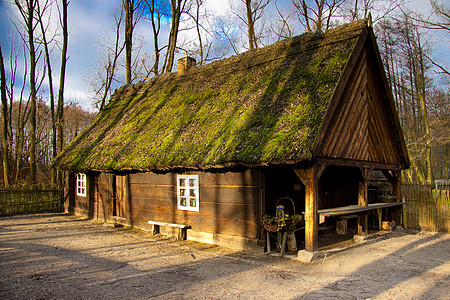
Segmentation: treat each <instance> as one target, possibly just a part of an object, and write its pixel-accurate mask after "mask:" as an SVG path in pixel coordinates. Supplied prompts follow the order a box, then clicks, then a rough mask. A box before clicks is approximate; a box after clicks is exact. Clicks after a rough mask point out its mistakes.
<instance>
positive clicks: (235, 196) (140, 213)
mask: <svg viewBox="0 0 450 300" xmlns="http://www.w3.org/2000/svg"><path fill="white" fill-rule="evenodd" d="M192 174H197V175H199V205H200V211H199V212H192V211H184V210H178V208H177V195H176V174H174V173H169V174H154V173H138V174H131V175H130V204H129V210H130V216H131V222H132V224H133V225H134V226H137V227H141V228H147V227H148V224H147V221H148V220H153V221H160V222H171V223H179V224H187V225H191V226H192V229H193V230H195V231H200V232H207V233H221V234H226V235H233V236H244V237H248V238H256V237H257V227H258V220H259V219H260V216H259V209H258V207H259V206H258V205H259V204H258V203H259V197H258V193H259V187H258V176H259V172H258V171H257V170H247V171H245V172H236V173H232V172H228V173H206V172H198V173H192Z"/></svg>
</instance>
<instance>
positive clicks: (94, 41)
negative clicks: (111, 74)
mask: <svg viewBox="0 0 450 300" xmlns="http://www.w3.org/2000/svg"><path fill="white" fill-rule="evenodd" d="M283 1H286V0H283ZM445 1H449V0H445ZM6 2H10V1H9V0H7V1H5V0H0V43H1V45H2V50H3V55H4V57H7V56H8V55H7V53H8V52H9V44H10V41H11V38H10V34H11V32H13V31H14V30H13V28H12V27H11V21H10V17H13V16H11V14H12V10H11V6H9V8H8V7H7V6H8V5H9V4H5V3H6ZM424 2H426V0H415V1H410V2H409V6H412V7H414V8H416V7H417V8H418V9H421V11H423V12H426V10H427V6H426V5H425V4H424ZM279 3H282V1H280V0H279ZM120 4H121V0H112V1H111V0H72V1H70V4H69V12H68V22H69V47H68V57H69V60H68V63H67V73H66V90H65V99H66V101H67V102H68V101H72V102H78V103H80V104H81V105H82V106H83V107H84V108H86V109H91V110H92V109H93V108H92V105H91V102H92V100H91V99H90V94H89V93H90V87H89V84H88V80H89V78H91V77H92V76H95V72H96V70H95V67H96V65H97V62H98V60H99V59H100V58H101V57H102V52H101V47H100V44H101V41H102V38H104V36H105V34H106V33H108V32H110V31H112V30H113V26H114V22H113V18H112V15H111V12H112V11H113V9H114V7H116V6H118V5H120ZM208 6H209V8H210V9H211V10H213V11H214V13H215V14H220V15H222V16H224V17H225V18H226V17H227V16H229V15H230V14H231V12H230V10H229V4H228V1H227V0H209V3H208ZM54 15H55V17H54V18H52V21H51V23H52V26H54V28H56V27H55V26H59V25H58V20H57V19H56V13H55V14H54ZM164 30H165V31H166V32H167V30H168V28H167V27H166V28H164ZM135 34H136V36H141V37H142V38H143V41H144V47H143V51H146V52H148V53H150V54H151V52H152V44H151V38H152V36H151V31H150V27H149V25H148V23H147V25H146V26H143V25H142V26H141V25H140V26H138V28H137V29H136V31H135ZM161 36H164V33H163V34H162V35H161ZM448 39H449V36H437V37H436V41H439V40H440V44H439V46H438V47H437V50H436V53H435V54H436V57H437V58H438V59H439V60H440V61H444V62H445V63H446V64H447V66H448V65H450V63H449V61H450V58H449V56H450V55H449V48H450V47H448V45H449V43H448ZM441 45H442V46H441ZM54 55H55V61H54V63H53V69H54V77H55V79H54V82H55V83H57V82H58V80H59V79H58V73H59V65H58V63H59V55H60V54H59V51H58V49H55V51H54ZM5 63H7V62H5ZM22 70H23V65H20V66H19V70H18V72H22ZM55 88H57V84H55Z"/></svg>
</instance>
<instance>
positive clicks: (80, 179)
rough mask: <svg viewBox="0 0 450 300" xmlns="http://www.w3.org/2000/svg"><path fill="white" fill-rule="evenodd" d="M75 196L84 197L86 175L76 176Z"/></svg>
mask: <svg viewBox="0 0 450 300" xmlns="http://www.w3.org/2000/svg"><path fill="white" fill-rule="evenodd" d="M77 196H81V197H86V174H81V173H79V174H77Z"/></svg>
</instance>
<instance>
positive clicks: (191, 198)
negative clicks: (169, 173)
mask: <svg viewBox="0 0 450 300" xmlns="http://www.w3.org/2000/svg"><path fill="white" fill-rule="evenodd" d="M177 195H178V209H182V210H191V211H199V197H198V195H199V193H198V175H177Z"/></svg>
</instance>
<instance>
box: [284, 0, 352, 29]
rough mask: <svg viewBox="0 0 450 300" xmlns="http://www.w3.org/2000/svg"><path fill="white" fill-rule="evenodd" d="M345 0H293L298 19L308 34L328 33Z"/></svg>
mask: <svg viewBox="0 0 450 300" xmlns="http://www.w3.org/2000/svg"><path fill="white" fill-rule="evenodd" d="M344 2H345V0H314V1H306V0H292V3H293V4H294V7H295V8H296V12H297V14H298V19H299V21H300V23H301V24H302V25H303V26H304V27H305V29H306V30H307V31H308V32H312V31H326V30H328V29H329V28H330V27H331V25H332V23H331V20H332V18H333V16H334V14H335V13H336V11H337V10H338V8H339V7H340V6H341V5H342V4H343V3H344Z"/></svg>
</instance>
